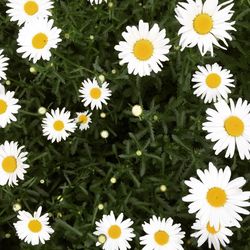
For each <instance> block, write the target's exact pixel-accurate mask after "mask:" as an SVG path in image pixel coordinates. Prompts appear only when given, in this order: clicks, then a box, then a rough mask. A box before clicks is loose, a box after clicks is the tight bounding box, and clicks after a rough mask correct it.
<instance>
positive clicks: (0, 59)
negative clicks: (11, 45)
mask: <svg viewBox="0 0 250 250" xmlns="http://www.w3.org/2000/svg"><path fill="white" fill-rule="evenodd" d="M8 60H9V58H8V57H5V56H4V55H3V49H0V80H1V79H4V80H6V74H5V71H6V70H7V66H8V65H9V63H7V61H8Z"/></svg>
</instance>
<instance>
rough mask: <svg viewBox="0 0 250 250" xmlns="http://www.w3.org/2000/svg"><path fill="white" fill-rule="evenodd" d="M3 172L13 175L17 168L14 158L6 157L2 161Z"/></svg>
mask: <svg viewBox="0 0 250 250" xmlns="http://www.w3.org/2000/svg"><path fill="white" fill-rule="evenodd" d="M2 167H3V170H4V171H5V172H7V173H14V172H15V170H16V168H17V162H16V158H15V157H14V156H7V157H5V158H4V159H3V161H2Z"/></svg>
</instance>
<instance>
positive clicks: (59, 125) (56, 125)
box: [53, 120, 64, 131]
mask: <svg viewBox="0 0 250 250" xmlns="http://www.w3.org/2000/svg"><path fill="white" fill-rule="evenodd" d="M53 126H54V129H55V130H56V131H62V130H63V129H64V123H63V122H62V121H60V120H57V121H55V122H54V125H53Z"/></svg>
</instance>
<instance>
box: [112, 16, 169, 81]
mask: <svg viewBox="0 0 250 250" xmlns="http://www.w3.org/2000/svg"><path fill="white" fill-rule="evenodd" d="M126 29H127V31H125V32H123V33H122V36H123V38H124V39H125V41H121V42H120V43H119V45H116V46H115V50H117V51H119V55H118V57H119V59H121V60H120V64H121V65H123V64H126V63H127V64H128V73H129V74H134V75H139V76H149V75H150V73H151V72H152V71H154V72H155V73H157V72H159V71H161V68H162V67H163V64H162V62H165V61H168V57H167V56H166V55H167V54H168V53H169V49H170V48H171V45H169V39H168V38H166V30H165V29H163V30H160V27H159V25H158V24H154V26H153V27H152V28H151V29H149V24H148V23H145V22H143V21H142V20H140V21H139V26H138V28H137V27H136V26H132V27H131V26H127V28H126Z"/></svg>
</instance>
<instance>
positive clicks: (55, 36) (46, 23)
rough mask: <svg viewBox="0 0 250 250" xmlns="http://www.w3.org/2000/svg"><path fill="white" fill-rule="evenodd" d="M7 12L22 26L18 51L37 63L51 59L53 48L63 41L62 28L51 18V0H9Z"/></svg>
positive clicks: (18, 40) (18, 39)
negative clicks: (55, 25) (61, 36)
mask: <svg viewBox="0 0 250 250" xmlns="http://www.w3.org/2000/svg"><path fill="white" fill-rule="evenodd" d="M6 5H7V7H8V8H9V9H8V10H7V14H8V15H9V16H10V20H11V21H14V22H17V24H18V25H19V26H20V29H19V33H18V38H17V44H18V49H17V53H20V54H22V57H23V58H27V59H28V60H32V61H33V62H34V63H36V62H37V61H38V60H39V59H41V58H42V59H43V60H47V61H48V60H50V57H51V52H50V49H51V48H57V44H58V43H59V42H60V41H61V38H60V33H61V29H58V28H57V27H54V26H53V24H54V20H53V19H51V18H50V16H51V12H50V11H51V9H52V8H53V2H52V1H51V0H20V1H16V0H8V1H7V4H6Z"/></svg>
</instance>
